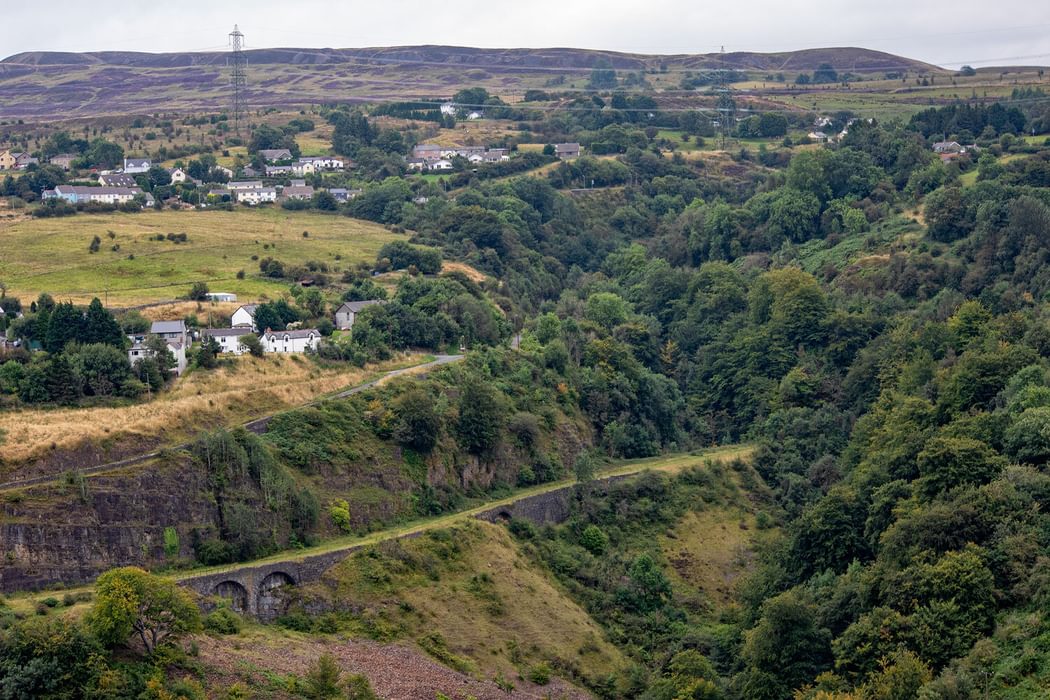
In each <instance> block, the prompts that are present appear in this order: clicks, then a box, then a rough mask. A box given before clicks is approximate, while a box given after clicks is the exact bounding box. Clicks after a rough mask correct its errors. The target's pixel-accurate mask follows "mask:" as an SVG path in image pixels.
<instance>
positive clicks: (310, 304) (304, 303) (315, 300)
mask: <svg viewBox="0 0 1050 700" xmlns="http://www.w3.org/2000/svg"><path fill="white" fill-rule="evenodd" d="M298 303H299V306H301V307H302V308H303V309H306V313H308V314H310V317H311V318H318V317H320V316H324V306H325V304H324V296H323V295H322V294H321V290H319V289H317V288H316V287H311V288H310V289H307V290H305V291H303V293H302V294H300V295H299V299H298Z"/></svg>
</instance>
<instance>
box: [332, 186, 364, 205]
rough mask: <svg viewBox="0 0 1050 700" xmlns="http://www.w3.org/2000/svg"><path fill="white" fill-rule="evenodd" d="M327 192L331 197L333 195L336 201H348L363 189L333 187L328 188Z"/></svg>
mask: <svg viewBox="0 0 1050 700" xmlns="http://www.w3.org/2000/svg"><path fill="white" fill-rule="evenodd" d="M328 192H329V194H331V195H332V196H333V197H335V201H337V202H349V201H350V200H351V199H353V198H354V197H356V196H357V195H359V194H361V193H362V192H364V190H361V189H352V190H350V189H347V188H345V187H333V188H331V189H329V190H328Z"/></svg>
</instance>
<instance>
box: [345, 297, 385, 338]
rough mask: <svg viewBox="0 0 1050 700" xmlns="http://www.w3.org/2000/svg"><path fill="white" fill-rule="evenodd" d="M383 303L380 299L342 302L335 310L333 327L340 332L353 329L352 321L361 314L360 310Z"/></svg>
mask: <svg viewBox="0 0 1050 700" xmlns="http://www.w3.org/2000/svg"><path fill="white" fill-rule="evenodd" d="M385 303H386V302H385V301H383V300H382V299H367V300H365V301H347V302H344V303H343V305H342V306H340V307H339V308H338V309H336V310H335V327H336V328H338V329H339V330H341V331H348V330H350V329H351V328H353V327H354V321H355V320H357V314H359V313H361V310H362V309H367V308H368V307H369V306H376V305H377V304H385Z"/></svg>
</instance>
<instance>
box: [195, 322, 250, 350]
mask: <svg viewBox="0 0 1050 700" xmlns="http://www.w3.org/2000/svg"><path fill="white" fill-rule="evenodd" d="M202 335H203V337H205V338H214V339H215V342H216V343H218V344H219V351H220V352H229V353H233V354H234V355H243V354H244V353H246V352H248V349H247V348H245V347H244V346H243V345H241V338H243V337H244V336H246V335H254V331H252V329H251V328H205V329H204V331H203V333H202Z"/></svg>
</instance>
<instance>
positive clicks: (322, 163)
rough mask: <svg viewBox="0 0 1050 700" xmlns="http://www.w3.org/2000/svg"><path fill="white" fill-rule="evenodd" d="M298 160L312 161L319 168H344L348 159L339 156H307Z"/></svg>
mask: <svg viewBox="0 0 1050 700" xmlns="http://www.w3.org/2000/svg"><path fill="white" fill-rule="evenodd" d="M298 162H299V163H303V164H306V163H311V164H313V166H314V167H315V168H316V169H318V170H342V169H343V168H345V167H346V161H345V160H343V159H342V158H340V157H339V156H306V157H304V158H300V159H299V161H298Z"/></svg>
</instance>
